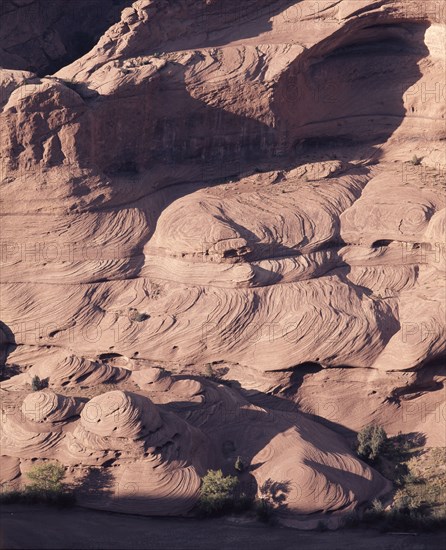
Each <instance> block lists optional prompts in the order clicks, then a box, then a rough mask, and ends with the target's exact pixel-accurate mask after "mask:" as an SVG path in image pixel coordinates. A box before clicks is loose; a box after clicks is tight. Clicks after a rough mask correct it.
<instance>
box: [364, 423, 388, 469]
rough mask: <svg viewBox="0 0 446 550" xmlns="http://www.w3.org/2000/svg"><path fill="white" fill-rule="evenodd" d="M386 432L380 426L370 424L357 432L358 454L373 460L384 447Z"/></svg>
mask: <svg viewBox="0 0 446 550" xmlns="http://www.w3.org/2000/svg"><path fill="white" fill-rule="evenodd" d="M386 444H387V434H386V432H385V430H384V428H383V427H382V426H375V425H373V424H370V425H368V426H366V427H365V428H363V429H362V430H361V431H360V432H359V433H358V445H357V453H358V456H360V457H361V458H364V459H365V460H369V461H370V462H375V461H376V460H377V458H379V456H380V454H381V453H382V451H383V450H384V449H385V448H386Z"/></svg>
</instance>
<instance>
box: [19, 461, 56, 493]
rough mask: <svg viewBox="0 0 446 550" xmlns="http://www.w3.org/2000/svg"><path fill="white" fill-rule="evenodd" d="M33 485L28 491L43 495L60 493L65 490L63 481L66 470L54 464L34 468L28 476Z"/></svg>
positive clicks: (30, 485)
mask: <svg viewBox="0 0 446 550" xmlns="http://www.w3.org/2000/svg"><path fill="white" fill-rule="evenodd" d="M26 475H27V476H28V477H29V479H30V480H31V483H30V484H29V485H28V489H29V490H31V491H38V492H43V493H48V492H52V493H58V492H61V491H62V489H63V483H62V481H63V479H64V477H65V468H64V467H63V466H62V465H60V464H56V463H53V462H50V463H46V464H41V465H39V466H34V468H32V469H31V470H30V471H29V472H27V474H26Z"/></svg>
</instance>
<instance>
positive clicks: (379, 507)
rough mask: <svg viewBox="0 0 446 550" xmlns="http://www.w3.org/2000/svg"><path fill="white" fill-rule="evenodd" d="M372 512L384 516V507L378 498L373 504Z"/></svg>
mask: <svg viewBox="0 0 446 550" xmlns="http://www.w3.org/2000/svg"><path fill="white" fill-rule="evenodd" d="M372 510H373V511H374V512H376V513H377V514H382V512H384V505H383V503H382V502H381V501H380V500H379V499H378V498H375V500H374V501H373V502H372Z"/></svg>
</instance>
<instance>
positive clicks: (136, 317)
mask: <svg viewBox="0 0 446 550" xmlns="http://www.w3.org/2000/svg"><path fill="white" fill-rule="evenodd" d="M129 319H130V321H136V322H137V323H142V322H143V321H146V320H147V319H150V315H148V314H147V313H140V312H139V311H138V310H137V309H135V308H134V307H131V308H130V309H129Z"/></svg>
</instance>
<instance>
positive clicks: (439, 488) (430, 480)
mask: <svg viewBox="0 0 446 550" xmlns="http://www.w3.org/2000/svg"><path fill="white" fill-rule="evenodd" d="M372 432H373V431H372V430H371V427H370V426H367V427H366V428H365V429H364V430H362V431H361V432H360V434H362V436H361V438H360V437H359V434H358V443H359V444H358V453H359V449H360V445H363V447H364V449H365V452H366V454H367V453H368V452H369V451H370V448H371V447H372V446H373V445H372V443H371V441H372V439H373V438H372ZM375 433H376V434H377V435H375V444H374V445H375V447H376V445H377V443H376V440H377V441H378V443H379V444H378V452H377V453H374V454H376V457H377V458H375V459H374V464H373V465H374V467H375V468H376V469H377V470H378V471H380V472H381V473H382V474H383V475H384V476H385V477H387V478H388V479H390V480H392V481H393V484H394V487H395V493H394V496H393V503H392V504H390V505H389V506H387V507H386V506H385V505H384V504H383V502H381V501H380V500H377V499H375V500H374V501H373V502H372V505H371V507H370V508H369V509H367V510H366V511H365V512H364V515H363V517H362V518H361V517H360V516H359V515H358V514H356V516H355V517H348V518H347V519H346V526H349V527H356V526H358V525H361V524H371V525H375V524H376V525H379V527H380V529H381V530H383V531H392V530H396V529H404V530H415V531H429V530H434V529H444V528H445V527H446V502H445V493H446V476H445V472H446V448H444V447H439V448H433V449H426V448H425V447H424V443H425V441H424V438H423V437H421V436H420V434H405V435H404V434H398V435H397V436H395V437H391V438H385V440H384V442H383V434H382V432H381V431H380V432H378V431H376V430H375ZM384 433H385V432H384ZM359 440H361V441H359Z"/></svg>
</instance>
